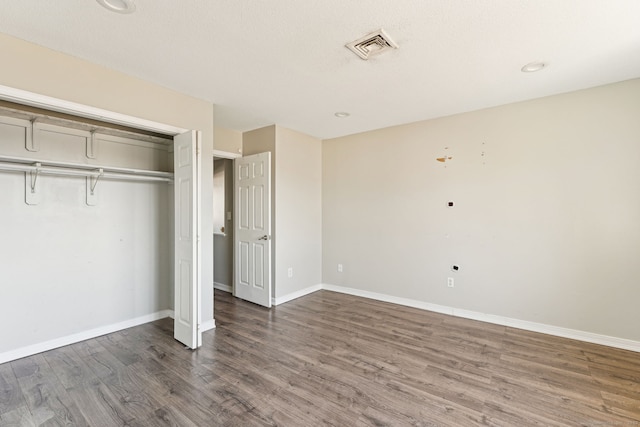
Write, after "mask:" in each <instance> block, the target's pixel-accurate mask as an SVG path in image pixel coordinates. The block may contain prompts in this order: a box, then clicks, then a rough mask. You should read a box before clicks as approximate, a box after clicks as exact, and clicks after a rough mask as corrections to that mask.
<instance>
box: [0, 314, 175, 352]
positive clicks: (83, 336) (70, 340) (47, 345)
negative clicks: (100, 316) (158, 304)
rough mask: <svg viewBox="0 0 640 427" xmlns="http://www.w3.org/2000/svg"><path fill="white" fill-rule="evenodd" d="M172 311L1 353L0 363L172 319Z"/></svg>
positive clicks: (148, 315)
mask: <svg viewBox="0 0 640 427" xmlns="http://www.w3.org/2000/svg"><path fill="white" fill-rule="evenodd" d="M171 314H172V310H161V311H157V312H155V313H152V314H147V315H145V316H140V317H136V318H134V319H129V320H125V321H124V322H118V323H113V324H111V325H106V326H101V327H99V328H94V329H89V330H88V331H83V332H78V333H76V334H72V335H67V336H65V337H61V338H56V339H53V340H49V341H45V342H41V343H38V344H33V345H28V346H26V347H22V348H18V349H15V350H10V351H6V352H4V353H0V363H5V362H10V361H12V360H16V359H21V358H23V357H27V356H32V355H34V354H38V353H42V352H43V351H48V350H53V349H54V348H58V347H64V346H65V345H69V344H75V343H77V342H80V341H85V340H89V339H91V338H96V337H99V336H101V335H106V334H110V333H112V332H117V331H121V330H123V329H127V328H132V327H134V326H138V325H142V324H144V323H149V322H153V321H154V320H158V319H163V318H165V317H170V315H171Z"/></svg>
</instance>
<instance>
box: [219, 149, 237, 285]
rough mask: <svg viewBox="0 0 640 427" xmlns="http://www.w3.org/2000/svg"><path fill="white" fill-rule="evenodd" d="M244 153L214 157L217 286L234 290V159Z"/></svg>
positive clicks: (226, 153) (220, 154)
mask: <svg viewBox="0 0 640 427" xmlns="http://www.w3.org/2000/svg"><path fill="white" fill-rule="evenodd" d="M239 157H241V155H240V154H235V153H228V152H224V151H215V152H214V157H213V263H214V264H213V287H214V288H215V289H218V290H221V291H223V292H228V293H233V274H234V249H233V239H234V223H233V218H234V196H233V159H236V158H239Z"/></svg>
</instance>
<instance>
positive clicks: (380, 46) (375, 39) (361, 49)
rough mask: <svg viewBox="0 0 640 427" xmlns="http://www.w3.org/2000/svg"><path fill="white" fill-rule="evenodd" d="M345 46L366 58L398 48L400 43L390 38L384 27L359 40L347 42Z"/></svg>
mask: <svg viewBox="0 0 640 427" xmlns="http://www.w3.org/2000/svg"><path fill="white" fill-rule="evenodd" d="M345 46H346V47H348V48H349V49H351V50H352V51H353V53H355V54H356V55H358V56H359V57H360V58H362V59H364V60H367V59H369V58H371V57H372V56H375V55H378V54H381V53H382V52H384V51H386V50H389V49H397V48H398V45H397V44H395V43H394V42H393V40H391V38H389V36H388V35H387V33H385V32H384V30H383V29H382V28H381V29H379V30H378V31H375V32H373V33H371V34H367V35H366V36H364V37H362V38H359V39H358V40H354V41H352V42H351V43H347V44H346V45H345Z"/></svg>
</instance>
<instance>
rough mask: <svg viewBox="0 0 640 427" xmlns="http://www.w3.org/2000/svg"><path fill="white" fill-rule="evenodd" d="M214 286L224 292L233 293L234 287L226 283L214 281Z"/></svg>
mask: <svg viewBox="0 0 640 427" xmlns="http://www.w3.org/2000/svg"><path fill="white" fill-rule="evenodd" d="M213 288H214V289H219V290H221V291H224V292H229V293H230V294H232V293H233V287H231V286H229V285H225V284H224V283H218V282H213Z"/></svg>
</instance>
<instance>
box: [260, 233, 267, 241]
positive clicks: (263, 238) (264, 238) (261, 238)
mask: <svg viewBox="0 0 640 427" xmlns="http://www.w3.org/2000/svg"><path fill="white" fill-rule="evenodd" d="M258 240H269V236H267V235H266V234H265V235H264V236H262V237H260V238H259V239H258Z"/></svg>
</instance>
